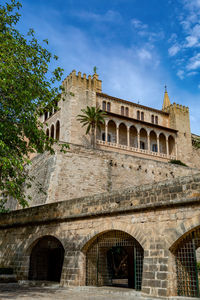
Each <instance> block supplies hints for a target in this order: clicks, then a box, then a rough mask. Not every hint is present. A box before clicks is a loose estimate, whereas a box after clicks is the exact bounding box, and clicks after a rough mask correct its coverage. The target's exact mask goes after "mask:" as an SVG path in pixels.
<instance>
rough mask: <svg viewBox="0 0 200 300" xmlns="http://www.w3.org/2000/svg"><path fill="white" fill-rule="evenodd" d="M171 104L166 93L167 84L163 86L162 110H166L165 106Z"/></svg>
mask: <svg viewBox="0 0 200 300" xmlns="http://www.w3.org/2000/svg"><path fill="white" fill-rule="evenodd" d="M170 105H171V103H170V100H169V96H168V93H167V86H165V94H164V99H163V106H162V110H164V111H165V110H166V108H168V107H169V106H170Z"/></svg>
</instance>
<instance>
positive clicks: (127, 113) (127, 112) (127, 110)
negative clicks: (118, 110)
mask: <svg viewBox="0 0 200 300" xmlns="http://www.w3.org/2000/svg"><path fill="white" fill-rule="evenodd" d="M128 115H129V109H128V107H126V116H127V117H128Z"/></svg>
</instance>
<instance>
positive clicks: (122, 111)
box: [121, 106, 124, 116]
mask: <svg viewBox="0 0 200 300" xmlns="http://www.w3.org/2000/svg"><path fill="white" fill-rule="evenodd" d="M121 115H122V116H124V106H121Z"/></svg>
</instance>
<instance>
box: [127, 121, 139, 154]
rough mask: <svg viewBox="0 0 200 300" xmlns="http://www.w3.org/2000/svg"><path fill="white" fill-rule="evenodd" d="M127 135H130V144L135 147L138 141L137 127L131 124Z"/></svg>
mask: <svg viewBox="0 0 200 300" xmlns="http://www.w3.org/2000/svg"><path fill="white" fill-rule="evenodd" d="M129 135H130V146H131V147H134V148H137V147H138V142H137V129H136V127H135V126H133V125H132V126H131V127H130V129H129Z"/></svg>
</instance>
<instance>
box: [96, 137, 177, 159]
mask: <svg viewBox="0 0 200 300" xmlns="http://www.w3.org/2000/svg"><path fill="white" fill-rule="evenodd" d="M96 143H97V144H98V145H103V146H108V147H112V148H115V149H123V150H127V151H131V152H137V153H143V154H146V155H151V156H156V157H161V158H165V159H176V156H175V155H167V154H165V153H160V152H154V151H150V150H146V149H140V148H135V147H129V146H126V145H121V144H117V143H113V142H106V141H102V140H97V141H96Z"/></svg>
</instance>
